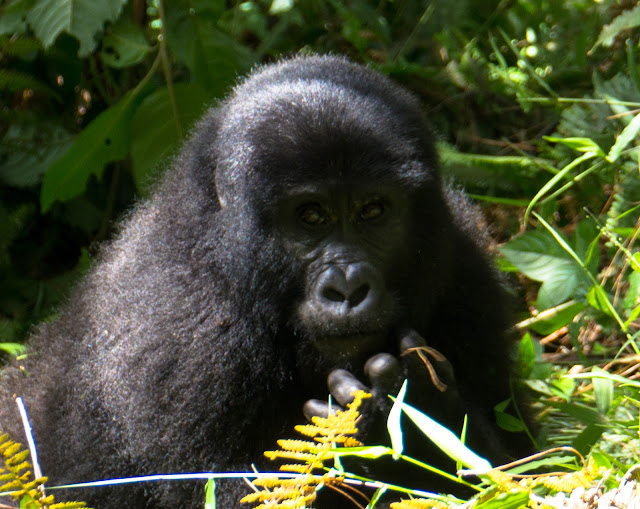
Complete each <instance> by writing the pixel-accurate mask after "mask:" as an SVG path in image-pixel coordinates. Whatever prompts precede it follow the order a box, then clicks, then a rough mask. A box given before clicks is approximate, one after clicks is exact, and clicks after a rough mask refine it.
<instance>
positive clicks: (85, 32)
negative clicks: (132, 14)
mask: <svg viewBox="0 0 640 509" xmlns="http://www.w3.org/2000/svg"><path fill="white" fill-rule="evenodd" d="M125 3H126V0H99V1H96V0H36V2H35V4H34V5H33V8H32V9H31V10H30V11H29V13H28V14H27V21H28V23H29V25H30V26H31V28H32V29H33V31H34V33H35V35H36V37H37V38H38V39H40V41H41V42H42V44H43V46H44V47H45V48H49V47H50V46H51V45H52V44H53V43H54V42H55V40H56V38H57V37H58V36H59V35H60V34H61V33H62V32H66V33H68V34H69V35H72V36H73V37H75V38H76V39H78V41H80V49H79V50H78V55H79V56H80V57H85V56H87V55H89V53H91V52H92V51H93V50H94V49H95V47H96V44H97V41H96V39H95V36H96V34H98V32H100V31H101V30H102V28H103V26H104V24H105V22H106V21H115V20H116V19H117V18H118V16H119V15H120V11H121V9H122V6H123V5H124V4H125Z"/></svg>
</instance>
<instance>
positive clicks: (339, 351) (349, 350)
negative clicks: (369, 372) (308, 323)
mask: <svg viewBox="0 0 640 509" xmlns="http://www.w3.org/2000/svg"><path fill="white" fill-rule="evenodd" d="M387 336H388V333H377V334H375V333H365V334H350V335H344V336H329V337H324V338H319V339H317V340H315V341H314V342H313V346H314V347H315V348H316V350H318V352H320V353H321V354H322V356H324V357H325V358H327V359H331V360H333V361H340V360H353V359H354V358H357V357H360V356H363V355H364V356H366V355H371V354H372V353H374V352H380V351H381V349H384V346H385V344H386V343H387Z"/></svg>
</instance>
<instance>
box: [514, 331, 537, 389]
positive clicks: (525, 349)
mask: <svg viewBox="0 0 640 509" xmlns="http://www.w3.org/2000/svg"><path fill="white" fill-rule="evenodd" d="M535 363H536V349H535V347H534V346H533V339H532V338H531V334H529V333H528V332H527V333H526V334H525V335H524V336H523V338H522V339H521V340H520V345H519V346H518V375H519V376H521V377H522V378H528V377H529V375H531V373H532V372H533V368H534V366H535Z"/></svg>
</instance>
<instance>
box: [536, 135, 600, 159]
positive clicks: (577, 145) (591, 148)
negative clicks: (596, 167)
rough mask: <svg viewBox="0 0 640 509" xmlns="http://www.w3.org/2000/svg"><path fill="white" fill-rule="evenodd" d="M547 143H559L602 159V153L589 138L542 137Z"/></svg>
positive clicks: (598, 146)
mask: <svg viewBox="0 0 640 509" xmlns="http://www.w3.org/2000/svg"><path fill="white" fill-rule="evenodd" d="M543 138H544V139H545V140H547V141H551V142H554V143H560V144H561V145H565V146H567V147H569V148H572V149H573V150H577V151H578V152H585V153H587V154H588V153H592V154H594V155H597V156H599V157H604V152H603V150H602V149H601V148H600V145H598V144H597V143H596V142H595V141H593V140H592V139H591V138H580V137H573V138H572V137H569V138H557V137H554V136H543Z"/></svg>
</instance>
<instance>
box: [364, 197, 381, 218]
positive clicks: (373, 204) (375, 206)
mask: <svg viewBox="0 0 640 509" xmlns="http://www.w3.org/2000/svg"><path fill="white" fill-rule="evenodd" d="M382 214H384V204H383V203H382V202H381V201H370V202H369V203H365V204H364V205H363V207H362V208H361V209H360V219H362V220H363V221H371V220H373V219H377V218H379V217H380V216H381V215H382Z"/></svg>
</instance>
